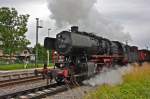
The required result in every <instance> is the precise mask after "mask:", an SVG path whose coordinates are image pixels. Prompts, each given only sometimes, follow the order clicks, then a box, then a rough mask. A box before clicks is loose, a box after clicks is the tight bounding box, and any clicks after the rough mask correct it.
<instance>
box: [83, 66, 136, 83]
mask: <svg viewBox="0 0 150 99" xmlns="http://www.w3.org/2000/svg"><path fill="white" fill-rule="evenodd" d="M132 69H133V67H132V66H130V65H128V66H123V67H117V68H116V69H106V68H105V69H103V71H102V72H101V73H100V74H99V75H96V76H95V77H93V78H91V79H89V80H85V81H83V83H84V84H85V85H90V86H97V85H103V84H108V85H117V84H121V83H122V82H123V79H122V76H123V75H125V74H127V73H129V72H130V71H131V70H132Z"/></svg>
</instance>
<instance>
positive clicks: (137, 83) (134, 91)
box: [85, 65, 150, 99]
mask: <svg viewBox="0 0 150 99" xmlns="http://www.w3.org/2000/svg"><path fill="white" fill-rule="evenodd" d="M123 78H124V83H123V84H121V85H117V86H109V85H103V86H101V87H99V88H97V90H96V91H93V92H91V93H89V94H88V95H86V96H85V99H150V65H145V66H143V67H135V69H134V70H133V71H132V72H131V73H130V74H127V75H125V76H124V77H123Z"/></svg>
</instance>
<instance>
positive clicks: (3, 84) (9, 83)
mask: <svg viewBox="0 0 150 99" xmlns="http://www.w3.org/2000/svg"><path fill="white" fill-rule="evenodd" d="M41 79H42V77H41V76H39V77H36V76H31V77H26V78H20V79H15V80H7V81H0V87H6V86H12V85H15V84H20V83H25V82H29V81H35V80H41Z"/></svg>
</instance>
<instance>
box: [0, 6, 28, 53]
mask: <svg viewBox="0 0 150 99" xmlns="http://www.w3.org/2000/svg"><path fill="white" fill-rule="evenodd" d="M28 18H29V15H28V14H26V15H19V14H18V12H17V10H16V9H15V8H7V7H2V8H0V42H1V45H0V48H2V49H3V51H4V52H5V53H6V54H10V56H11V55H12V54H14V53H16V52H17V51H21V50H23V49H24V48H25V47H26V46H27V45H28V44H30V42H29V40H27V39H26V36H25V33H26V32H27V22H28Z"/></svg>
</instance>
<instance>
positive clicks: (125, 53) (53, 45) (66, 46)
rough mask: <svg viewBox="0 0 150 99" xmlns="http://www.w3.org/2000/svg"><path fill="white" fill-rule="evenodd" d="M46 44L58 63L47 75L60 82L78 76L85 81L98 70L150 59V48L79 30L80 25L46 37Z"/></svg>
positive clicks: (77, 77) (55, 62)
mask: <svg viewBox="0 0 150 99" xmlns="http://www.w3.org/2000/svg"><path fill="white" fill-rule="evenodd" d="M44 47H45V48H46V49H51V50H53V54H52V58H53V62H54V64H55V65H54V68H53V69H49V70H47V72H46V73H45V74H47V75H50V77H51V79H55V80H56V81H57V82H58V83H61V82H64V81H71V80H75V79H78V81H82V80H84V79H87V78H89V77H91V76H93V75H95V74H97V73H99V72H100V71H101V69H102V68H103V67H107V68H110V67H113V66H114V65H116V64H117V65H120V66H122V65H126V64H128V63H134V62H140V63H142V62H144V61H150V51H148V50H138V47H136V46H129V45H126V44H123V43H121V42H119V41H110V40H109V39H106V38H103V37H100V36H97V35H94V34H93V33H87V32H80V31H78V27H77V26H73V27H71V30H70V31H62V32H60V33H58V34H57V35H56V38H50V37H46V38H45V40H44ZM45 69H47V68H45ZM42 73H43V74H44V72H42Z"/></svg>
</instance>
